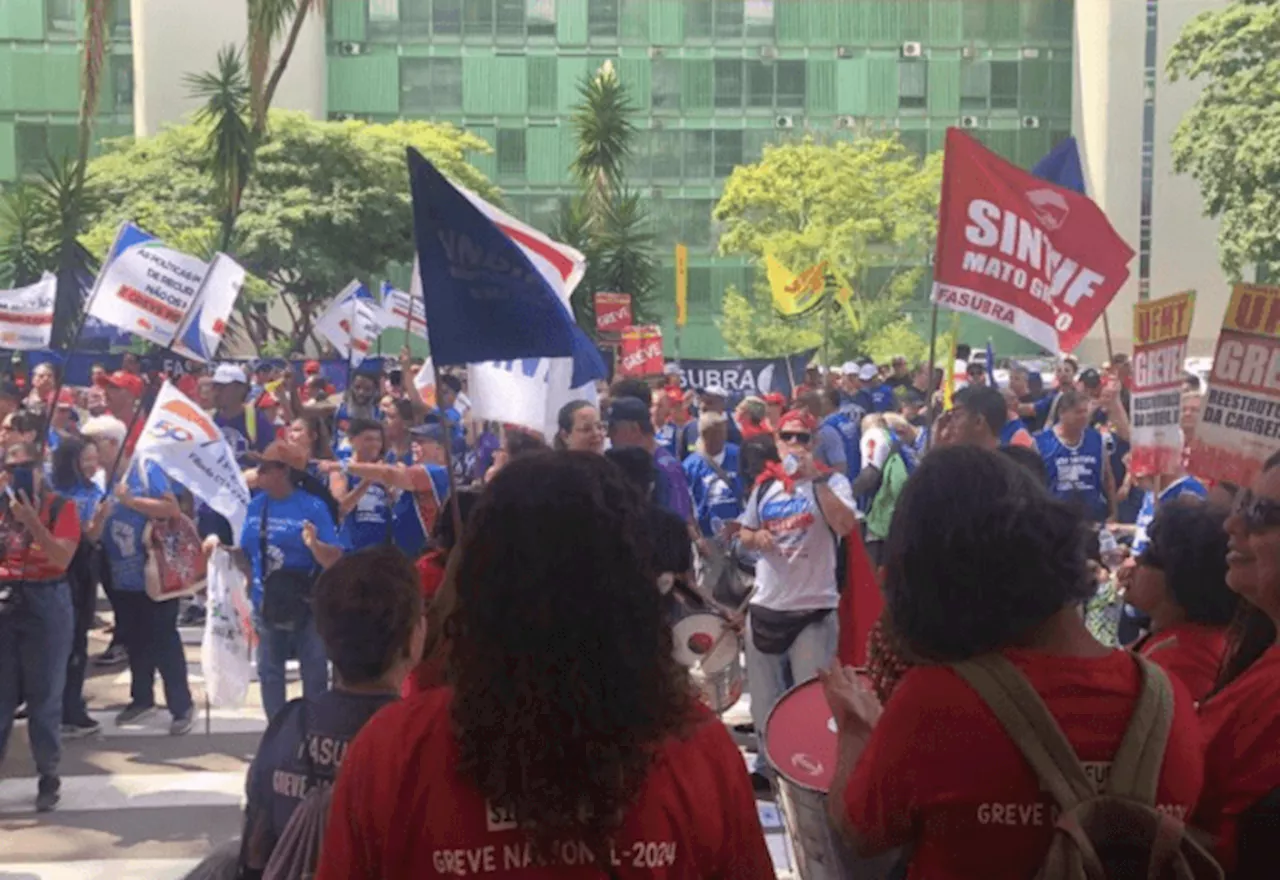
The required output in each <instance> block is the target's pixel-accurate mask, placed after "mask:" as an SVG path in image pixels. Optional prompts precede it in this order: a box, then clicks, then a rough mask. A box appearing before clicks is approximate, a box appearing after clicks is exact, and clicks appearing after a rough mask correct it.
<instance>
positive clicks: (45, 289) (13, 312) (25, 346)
mask: <svg viewBox="0 0 1280 880" xmlns="http://www.w3.org/2000/svg"><path fill="white" fill-rule="evenodd" d="M57 293H58V278H57V276H55V275H52V274H50V273H48V272H45V273H44V275H42V276H41V277H40V280H39V281H37V282H36V283H35V284H31V285H28V286H27V287H18V288H15V289H13V290H0V348H4V349H11V350H13V351H34V350H36V349H41V348H48V347H49V340H50V339H52V338H53V302H54V298H55V297H56V296H57Z"/></svg>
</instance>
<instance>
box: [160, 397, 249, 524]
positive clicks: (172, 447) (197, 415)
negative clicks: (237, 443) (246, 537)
mask: <svg viewBox="0 0 1280 880" xmlns="http://www.w3.org/2000/svg"><path fill="white" fill-rule="evenodd" d="M137 454H138V455H139V456H141V457H142V458H146V459H150V460H151V461H154V462H155V463H156V464H158V465H159V466H160V468H161V470H163V471H164V472H165V473H166V474H167V475H168V476H169V477H170V478H172V479H174V480H176V481H177V482H179V483H181V484H182V485H184V486H186V487H187V488H188V489H190V490H191V494H193V495H195V496H196V497H197V498H199V499H200V500H201V501H203V502H204V503H205V504H208V505H209V506H210V507H212V508H213V509H214V510H216V511H218V513H220V514H222V515H223V516H225V517H226V518H227V520H228V521H229V522H230V523H231V527H232V530H233V531H232V534H233V535H238V534H240V530H241V529H242V528H243V527H244V518H245V513H246V511H247V510H248V507H249V486H248V484H247V483H245V479H244V474H242V473H241V472H240V466H239V465H238V464H236V455H235V450H233V449H232V448H231V444H230V443H228V442H227V438H226V436H225V435H224V434H223V433H222V429H221V428H219V427H218V426H217V425H215V424H214V423H213V420H212V418H210V416H209V415H208V414H207V413H205V411H204V410H202V409H201V408H200V405H199V404H198V403H196V402H195V401H194V400H192V399H191V398H189V397H187V396H186V395H185V394H183V393H182V392H181V391H179V390H178V389H177V388H175V387H174V385H173V383H171V382H165V383H164V385H163V386H161V388H160V393H159V395H157V397H156V402H155V406H153V407H152V409H151V415H149V416H148V417H147V423H146V425H144V426H143V428H142V434H141V435H140V436H139V437H138V447H137Z"/></svg>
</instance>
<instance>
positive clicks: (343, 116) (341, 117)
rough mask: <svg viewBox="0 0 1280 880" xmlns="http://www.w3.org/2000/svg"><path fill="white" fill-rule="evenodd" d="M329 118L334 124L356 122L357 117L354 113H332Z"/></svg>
mask: <svg viewBox="0 0 1280 880" xmlns="http://www.w3.org/2000/svg"><path fill="white" fill-rule="evenodd" d="M329 118H330V119H331V120H333V121H334V122H354V121H355V119H356V115H355V114H354V113H330V114H329Z"/></svg>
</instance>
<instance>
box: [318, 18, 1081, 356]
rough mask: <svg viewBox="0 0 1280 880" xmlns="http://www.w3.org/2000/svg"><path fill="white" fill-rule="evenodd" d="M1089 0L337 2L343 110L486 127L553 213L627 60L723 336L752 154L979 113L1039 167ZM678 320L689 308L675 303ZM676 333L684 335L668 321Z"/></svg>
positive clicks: (533, 210)
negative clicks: (1079, 3)
mask: <svg viewBox="0 0 1280 880" xmlns="http://www.w3.org/2000/svg"><path fill="white" fill-rule="evenodd" d="M1072 7H1073V3H1072V2H1071V0H333V2H331V13H330V15H331V22H330V34H329V55H330V57H329V65H328V70H329V83H328V87H329V88H328V95H329V97H328V101H329V107H328V110H329V114H330V117H331V118H346V117H349V116H355V117H359V118H368V119H373V120H378V121H382V120H390V119H395V118H397V117H424V118H431V119H436V120H447V121H451V122H455V123H457V124H459V125H461V126H463V127H465V128H467V129H469V130H471V131H473V132H475V133H477V134H479V135H481V136H482V137H484V138H485V139H486V140H487V141H488V142H489V143H490V144H492V145H493V146H494V155H492V156H489V157H484V158H482V159H481V160H480V164H481V165H482V166H483V169H484V170H485V171H486V172H487V173H488V174H489V175H490V176H491V177H492V178H493V179H494V180H495V181H497V182H498V184H499V185H501V186H502V188H503V189H504V191H505V192H506V194H507V197H508V200H509V202H510V204H511V205H512V206H514V208H515V211H516V212H517V213H518V214H520V215H521V216H522V217H523V218H524V219H526V220H527V221H528V222H531V223H532V224H533V225H535V226H538V227H540V228H544V229H545V228H548V227H549V226H550V225H551V223H552V221H553V219H554V217H555V216H556V213H557V211H558V206H559V203H560V200H561V199H562V198H563V197H564V196H565V195H566V194H567V193H568V192H570V191H571V188H572V184H571V182H570V179H569V171H568V168H569V163H570V160H571V158H572V156H573V152H574V139H573V132H572V129H571V126H570V125H569V124H568V119H569V115H570V113H571V112H572V108H573V106H574V104H575V103H576V101H577V97H578V91H577V90H578V85H579V83H580V82H581V81H582V79H583V77H584V76H585V75H586V74H588V73H589V72H591V71H593V70H595V69H596V68H597V67H598V66H599V65H600V64H601V63H602V62H603V61H605V60H606V59H612V60H613V61H614V63H615V66H616V68H617V70H618V72H619V75H620V77H621V78H622V80H623V81H624V82H625V83H626V84H627V85H629V86H630V88H631V92H632V97H633V100H634V102H635V103H636V104H637V106H638V107H639V114H640V115H639V118H638V119H637V120H636V122H637V126H638V127H639V128H640V129H641V135H642V136H641V139H640V145H639V146H640V149H639V155H638V159H637V162H636V163H635V167H634V168H633V169H632V172H631V183H632V185H634V186H635V187H637V188H638V189H640V190H641V191H642V192H643V193H644V194H645V195H647V196H648V197H649V199H650V206H651V212H652V215H653V217H654V220H655V233H656V237H657V243H658V246H659V249H660V253H661V254H662V256H663V257H664V268H663V272H662V282H663V283H662V288H661V293H660V296H661V302H663V303H665V304H670V307H668V308H666V309H665V311H666V312H668V313H670V312H672V311H673V310H674V306H673V299H674V295H673V286H674V282H673V280H672V277H671V274H672V273H671V271H670V265H671V262H672V260H671V259H670V257H669V255H670V253H671V248H672V247H673V246H674V245H675V244H676V243H677V241H682V242H684V243H686V244H687V245H688V246H689V248H690V252H691V255H690V279H689V281H690V283H689V324H688V326H687V327H686V328H685V331H684V335H683V352H684V354H686V355H689V356H715V355H719V354H722V353H723V342H722V340H721V338H720V334H719V331H718V330H717V328H716V326H715V318H716V317H717V316H718V315H719V312H720V297H721V295H722V292H723V290H724V288H725V286H727V285H728V284H736V285H738V286H740V287H742V286H745V285H747V284H749V283H750V279H751V273H752V271H753V270H752V268H751V267H750V266H748V265H747V264H745V263H744V262H743V261H741V260H737V259H723V258H717V257H715V256H713V253H714V246H715V240H714V238H715V235H714V229H713V224H712V222H711V216H710V215H711V209H712V207H713V205H714V204H715V201H716V198H717V197H718V196H719V194H720V192H721V187H722V184H723V181H724V179H725V177H727V176H728V175H729V173H730V172H731V171H732V170H733V168H734V166H736V165H739V164H743V163H749V162H752V161H755V160H756V159H758V158H759V157H760V155H761V151H762V149H763V147H764V145H765V144H767V143H770V142H776V141H778V140H781V139H784V138H790V137H796V136H802V135H804V134H806V133H811V134H814V135H816V136H820V137H830V138H839V137H842V136H849V133H850V132H851V130H852V129H855V128H862V127H865V126H867V125H871V126H872V127H878V128H883V129H885V130H897V131H898V132H899V134H900V136H901V138H902V140H903V141H904V142H905V143H906V144H907V145H908V146H910V147H911V148H912V149H914V150H916V151H918V152H921V153H924V152H925V151H931V150H937V149H940V148H941V146H942V142H943V136H944V133H945V130H946V128H947V127H948V126H953V125H962V126H964V127H968V128H971V129H972V130H973V133H974V134H975V135H976V136H978V137H979V138H981V139H982V140H983V141H984V142H986V143H987V144H988V145H989V146H990V147H991V148H993V149H995V150H996V151H998V152H1000V153H1001V154H1003V155H1004V156H1006V157H1008V158H1010V159H1012V160H1013V161H1016V162H1018V163H1019V164H1021V165H1023V166H1028V165H1030V164H1032V163H1033V162H1034V161H1035V160H1036V159H1038V158H1039V157H1040V156H1042V155H1044V153H1046V152H1048V150H1049V148H1050V146H1051V145H1052V144H1053V143H1056V142H1057V141H1058V140H1060V139H1061V138H1063V137H1065V136H1066V135H1067V134H1068V133H1069V132H1070V128H1071V106H1072V76H1073V75H1072V20H1073V8H1072ZM666 322H667V323H669V322H670V315H669V314H668V315H667V316H666ZM666 337H667V339H668V347H670V339H671V334H670V332H668V333H667V334H666Z"/></svg>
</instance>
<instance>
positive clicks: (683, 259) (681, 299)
mask: <svg viewBox="0 0 1280 880" xmlns="http://www.w3.org/2000/svg"><path fill="white" fill-rule="evenodd" d="M688 320H689V249H688V248H687V247H685V246H684V245H682V244H678V245H676V326H677V327H683V326H684V325H685V324H686V323H687V322H688Z"/></svg>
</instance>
